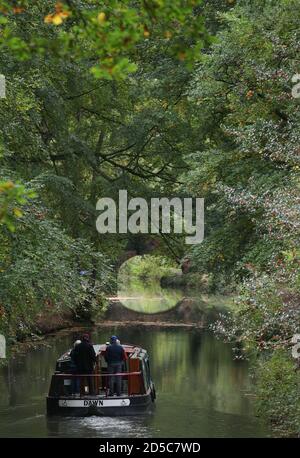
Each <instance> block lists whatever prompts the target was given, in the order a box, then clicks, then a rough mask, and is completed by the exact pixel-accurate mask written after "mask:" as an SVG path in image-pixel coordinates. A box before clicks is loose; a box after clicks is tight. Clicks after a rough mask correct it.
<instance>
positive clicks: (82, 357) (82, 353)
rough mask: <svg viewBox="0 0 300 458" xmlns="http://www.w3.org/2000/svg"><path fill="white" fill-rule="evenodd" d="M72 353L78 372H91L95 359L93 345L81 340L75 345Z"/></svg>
mask: <svg viewBox="0 0 300 458" xmlns="http://www.w3.org/2000/svg"><path fill="white" fill-rule="evenodd" d="M72 353H73V354H72V359H73V361H74V363H75V365H76V368H77V371H78V373H82V374H87V373H91V372H93V368H94V363H95V361H96V353H95V350H94V347H93V345H91V344H90V343H89V342H85V341H83V342H81V343H80V344H78V345H76V347H75V348H74V350H73V352H72Z"/></svg>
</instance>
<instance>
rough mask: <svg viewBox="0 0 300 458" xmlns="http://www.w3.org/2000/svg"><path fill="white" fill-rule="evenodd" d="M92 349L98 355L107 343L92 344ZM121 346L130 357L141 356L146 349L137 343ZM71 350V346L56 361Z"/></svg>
mask: <svg viewBox="0 0 300 458" xmlns="http://www.w3.org/2000/svg"><path fill="white" fill-rule="evenodd" d="M93 347H94V350H95V353H96V355H97V356H98V355H99V354H101V353H102V352H105V350H106V347H107V344H106V343H105V344H93ZM122 347H123V348H124V350H125V353H127V355H131V357H132V358H138V357H139V358H141V357H143V356H145V355H146V354H147V351H146V350H144V349H143V348H142V347H140V346H138V345H132V344H122ZM71 351H72V348H70V349H69V350H68V351H66V352H65V353H64V354H63V355H62V356H60V358H58V361H63V360H65V359H67V358H69V357H70V353H71Z"/></svg>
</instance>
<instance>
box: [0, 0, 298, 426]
mask: <svg viewBox="0 0 300 458" xmlns="http://www.w3.org/2000/svg"><path fill="white" fill-rule="evenodd" d="M0 11H1V17H0V27H1V35H0V62H1V67H0V69H1V73H3V74H4V75H5V76H6V80H7V97H6V99H1V100H0V128H1V138H0V164H1V176H0V179H1V181H0V205H1V208H0V229H1V234H0V238H1V245H0V262H1V265H0V271H1V275H0V326H1V328H0V329H2V330H5V332H8V333H10V334H11V335H17V336H23V335H24V334H26V333H28V332H31V330H32V329H34V320H35V317H36V316H37V314H39V313H40V312H42V311H43V310H44V308H45V307H46V308H49V307H50V308H51V307H52V308H53V311H54V312H57V313H58V312H61V311H63V310H72V311H73V313H74V314H75V315H81V316H85V317H88V316H90V315H91V312H93V311H94V310H95V309H97V308H98V309H102V308H103V304H104V297H105V296H106V295H107V293H108V291H109V288H111V287H112V285H113V282H112V271H111V269H112V268H111V266H112V265H113V264H116V263H117V260H118V259H119V258H120V256H121V255H122V253H123V252H124V251H126V249H129V250H130V249H136V251H137V252H138V251H139V250H138V248H137V247H138V245H139V244H141V243H142V242H144V238H142V237H139V236H138V235H137V236H135V237H133V236H131V235H128V234H117V235H114V236H110V235H101V236H100V235H99V234H98V233H97V231H96V229H95V220H96V211H95V204H96V201H97V199H98V198H99V197H106V196H109V197H112V198H115V199H117V198H118V192H119V190H120V189H127V191H128V197H129V198H131V197H136V196H142V197H144V198H145V199H149V198H150V197H154V196H175V195H176V196H179V197H187V196H194V197H204V198H205V201H206V205H205V239H204V242H203V243H202V244H201V245H198V246H194V247H192V248H190V249H188V247H187V246H185V245H184V237H181V236H176V237H175V236H172V235H170V237H166V236H164V234H159V235H158V236H157V237H156V241H157V240H158V241H159V242H160V243H159V249H158V252H159V254H162V255H164V256H165V255H166V254H167V255H169V256H170V257H172V258H173V259H176V260H178V259H180V258H182V257H183V256H186V259H187V258H188V259H189V260H190V262H191V269H192V270H193V275H194V277H193V278H194V279H195V278H201V275H203V274H205V276H206V278H208V287H209V289H210V290H211V291H216V290H219V291H228V290H230V291H233V292H234V293H235V294H236V295H237V303H236V310H235V313H234V314H233V315H231V316H227V317H226V318H224V319H222V320H221V321H220V322H219V323H218V324H217V325H216V329H217V330H218V331H221V332H223V333H224V332H225V333H226V335H227V337H229V338H230V339H232V340H237V341H238V342H239V344H241V343H242V345H243V348H244V350H245V351H246V352H247V355H248V356H249V355H253V354H256V355H257V354H260V353H262V354H263V356H261V357H260V358H258V361H259V363H258V367H257V369H256V374H257V375H258V389H257V395H258V399H259V406H260V410H261V412H263V413H264V414H265V415H267V416H268V418H269V419H270V420H271V421H272V422H273V424H274V425H275V426H276V427H277V428H278V430H280V432H281V433H289V434H290V433H292V434H299V424H300V421H299V415H300V414H299V412H300V409H299V392H297V390H298V386H299V383H300V382H299V371H295V363H294V361H293V360H292V358H291V351H290V339H291V337H292V335H293V334H295V333H296V332H299V328H300V316H299V315H300V308H299V284H300V269H299V257H300V251H299V227H300V226H299V216H300V215H299V203H300V189H299V184H300V181H299V171H300V164H299V140H300V127H299V126H300V123H299V121H300V119H299V117H300V113H299V99H297V98H294V97H293V95H292V87H293V82H292V78H293V75H295V74H297V73H298V72H299V62H298V60H297V54H299V43H300V37H299V27H298V17H299V13H300V6H299V2H298V1H296V0H251V1H250V0H240V1H229V0H228V1H227V0H204V1H202V2H201V1H174V0H173V1H171V0H170V1H147V2H146V1H140V2H137V1H123V2H119V1H111V0H110V1H104V2H101V5H100V3H99V2H97V1H80V2H75V1H61V2H55V1H51V2H44V1H42V0H38V1H36V2H33V3H32V2H29V1H25V0H24V1H15V2H7V1H0ZM212 36H213V38H212ZM141 240H142V242H141ZM151 269H153V265H151ZM198 274H199V275H198ZM197 275H198V277H197ZM281 367H282V370H281ZM264 369H265V370H264ZM278 374H280V377H282V378H284V381H285V383H282V384H280V383H279V382H278V377H279V376H278ZM269 392H271V393H272V396H271V397H269V394H268V393H269ZM272 400H275V401H276V402H274V403H273V404H272V405H271V403H272ZM283 404H284V410H283ZM283 411H284V413H285V415H283V414H282V412H283ZM286 418H288V421H287V420H286Z"/></svg>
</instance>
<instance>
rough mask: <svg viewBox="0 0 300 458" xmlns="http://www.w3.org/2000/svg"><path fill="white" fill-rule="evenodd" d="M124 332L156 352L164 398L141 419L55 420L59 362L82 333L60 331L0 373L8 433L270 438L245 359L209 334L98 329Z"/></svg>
mask: <svg viewBox="0 0 300 458" xmlns="http://www.w3.org/2000/svg"><path fill="white" fill-rule="evenodd" d="M111 334H117V335H118V336H119V337H120V339H121V341H122V342H123V343H135V344H139V345H141V346H143V347H145V348H146V349H147V350H148V351H149V354H150V358H151V367H152V378H153V380H154V382H155V385H156V391H157V402H156V407H155V409H154V411H153V412H152V413H151V414H147V415H142V416H138V417H119V418H109V417H103V418H101V417H88V418H51V419H48V418H47V417H46V414H45V407H46V404H45V397H46V394H47V391H48V388H49V383H50V378H51V374H52V373H53V370H54V367H55V361H56V359H57V357H58V356H60V355H61V354H62V353H63V352H64V351H65V350H66V349H68V348H70V347H71V345H72V343H73V342H74V340H75V339H76V338H77V337H78V333H77V332H70V333H68V334H66V333H64V334H58V335H57V336H56V337H52V338H49V339H48V340H47V345H46V346H39V347H38V348H36V349H34V350H30V351H28V352H27V353H26V354H25V355H23V356H18V357H16V358H15V359H14V360H11V361H10V364H9V367H8V368H2V369H1V370H0V436H1V437H45V436H50V437H147V438H151V437H162V438H163V437H175V438H180V437H197V438H198V437H199V438H201V437H262V436H267V435H268V432H267V431H266V429H264V427H263V425H262V424H261V423H260V421H259V420H258V418H256V417H255V416H254V414H253V405H252V401H251V399H252V397H251V396H250V392H251V383H250V379H249V373H248V366H247V363H246V362H245V361H234V360H233V358H232V350H231V347H230V346H229V345H228V344H225V343H223V342H222V341H219V340H217V339H216V338H215V337H214V336H213V335H212V334H210V333H209V332H203V331H200V330H195V329H194V330H191V329H178V328H177V329H175V328H174V329H162V328H155V330H154V328H153V327H151V328H147V327H141V326H139V327H134V326H130V327H127V328H126V327H120V328H102V329H101V328H96V329H93V330H92V340H93V342H95V343H100V342H105V341H107V340H108V338H109V336H110V335H111Z"/></svg>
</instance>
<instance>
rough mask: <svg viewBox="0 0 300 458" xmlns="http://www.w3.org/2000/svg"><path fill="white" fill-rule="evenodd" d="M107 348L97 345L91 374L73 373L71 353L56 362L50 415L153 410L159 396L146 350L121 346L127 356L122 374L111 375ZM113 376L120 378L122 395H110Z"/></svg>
mask: <svg viewBox="0 0 300 458" xmlns="http://www.w3.org/2000/svg"><path fill="white" fill-rule="evenodd" d="M106 346H107V344H100V345H94V350H95V353H96V355H97V360H96V364H95V369H94V372H93V373H92V374H90V375H81V374H74V373H72V362H71V357H70V353H71V350H69V351H67V352H66V353H65V354H63V355H62V356H61V357H60V358H59V359H58V360H57V362H56V370H55V373H54V374H53V375H52V378H51V384H50V389H49V394H48V396H47V414H48V415H64V416H65V415H66V416H89V415H107V416H115V415H137V414H139V413H144V412H147V411H149V410H151V408H152V406H153V404H154V401H155V397H156V394H155V387H154V384H153V382H152V379H151V374H150V363H149V356H148V353H147V351H146V350H144V349H143V348H141V347H139V346H135V345H122V346H123V348H124V350H125V352H126V355H127V360H126V361H124V365H123V366H124V367H123V371H122V372H121V373H119V374H113V375H111V374H109V373H108V372H107V363H106V361H105V351H106ZM111 376H115V377H121V380H122V389H121V396H110V395H109V382H108V379H109V377H111ZM88 377H91V379H90V380H88ZM114 380H116V379H114ZM76 384H77V385H76ZM75 386H77V389H74V387H75ZM91 387H92V388H91ZM90 389H92V392H91V393H90V392H89V390H90ZM75 391H77V393H75Z"/></svg>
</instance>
